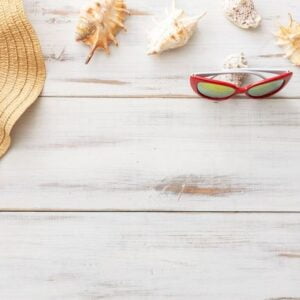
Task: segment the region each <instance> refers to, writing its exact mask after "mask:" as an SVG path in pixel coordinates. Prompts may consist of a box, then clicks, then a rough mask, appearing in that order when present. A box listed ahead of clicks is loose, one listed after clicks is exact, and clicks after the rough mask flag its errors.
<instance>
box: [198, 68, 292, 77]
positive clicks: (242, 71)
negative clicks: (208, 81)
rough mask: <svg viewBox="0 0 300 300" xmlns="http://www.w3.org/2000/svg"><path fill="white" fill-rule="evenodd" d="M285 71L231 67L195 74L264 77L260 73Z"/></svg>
mask: <svg viewBox="0 0 300 300" xmlns="http://www.w3.org/2000/svg"><path fill="white" fill-rule="evenodd" d="M285 72H286V71H282V70H271V69H270V70H262V69H248V68H247V69H246V68H244V69H243V68H241V69H232V70H224V71H221V72H208V73H197V74H195V75H196V76H197V75H198V76H204V77H208V76H212V77H213V78H214V77H216V76H218V75H226V74H251V75H255V76H258V77H260V78H262V79H266V77H265V76H263V75H262V74H261V73H272V74H278V75H279V74H282V73H285Z"/></svg>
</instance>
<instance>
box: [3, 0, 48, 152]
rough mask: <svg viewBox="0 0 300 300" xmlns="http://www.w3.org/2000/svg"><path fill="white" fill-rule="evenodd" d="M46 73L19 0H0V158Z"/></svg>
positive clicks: (37, 92)
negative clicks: (11, 133)
mask: <svg viewBox="0 0 300 300" xmlns="http://www.w3.org/2000/svg"><path fill="white" fill-rule="evenodd" d="M45 73H46V72H45V64H44V59H43V55H42V52H41V47H40V45H39V41H38V39H37V37H36V35H35V32H34V30H33V28H32V27H31V25H30V23H29V22H28V20H27V18H26V16H25V13H24V7H23V2H22V0H0V157H1V156H3V155H4V154H5V152H6V151H7V149H8V148H9V145H10V132H11V130H12V128H13V126H14V124H15V123H16V122H17V120H18V119H19V118H20V117H21V115H22V114H23V113H24V112H25V111H26V109H27V108H28V107H29V106H30V105H31V104H32V103H33V102H34V101H35V100H36V99H37V97H38V96H39V94H40V93H41V91H42V88H43V86H44V82H45Z"/></svg>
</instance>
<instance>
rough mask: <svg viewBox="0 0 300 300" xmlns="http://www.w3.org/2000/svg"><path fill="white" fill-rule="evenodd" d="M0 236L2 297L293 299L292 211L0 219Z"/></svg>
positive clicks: (298, 284)
mask: <svg viewBox="0 0 300 300" xmlns="http://www.w3.org/2000/svg"><path fill="white" fill-rule="evenodd" d="M0 234H1V243H0V259H1V264H0V267H1V270H5V273H4V272H3V271H1V273H0V278H1V280H0V297H1V299H7V300H11V299H13V300H19V299H20V300H23V299H51V300H52V299H70V300H73V299H89V300H90V299H122V300H123V299H170V298H171V299H209V300H210V299H211V300H214V299H225V300H240V299H244V300H252V299H263V300H271V299H272V300H275V299H276V300H283V299H288V300H298V299H299V297H300V277H299V268H300V259H299V258H300V251H299V242H300V221H299V215H298V214H203V213H194V214H191V213H173V214H170V213H159V214H157V213H156V214H152V213H125V214H124V213H87V214H84V213H75V214H74V213H65V214H60V213H56V214H48V213H34V214H32V213H27V214H21V213H19V214H17V215H16V214H2V217H1V220H0ZM12 287H13V288H12Z"/></svg>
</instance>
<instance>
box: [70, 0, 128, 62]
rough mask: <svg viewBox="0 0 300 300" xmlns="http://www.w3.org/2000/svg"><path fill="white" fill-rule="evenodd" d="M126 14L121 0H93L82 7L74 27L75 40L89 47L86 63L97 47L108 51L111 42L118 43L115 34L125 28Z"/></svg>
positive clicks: (124, 5) (125, 8) (126, 11)
mask: <svg viewBox="0 0 300 300" xmlns="http://www.w3.org/2000/svg"><path fill="white" fill-rule="evenodd" d="M128 14H129V11H128V10H127V7H126V4H125V2H124V1H123V0H98V1H93V2H92V3H91V4H90V5H88V6H87V7H86V8H84V9H82V11H81V13H80V18H79V21H78V24H77V28H76V40H77V41H82V42H83V43H85V44H86V45H88V46H90V47H91V51H90V53H89V55H88V57H87V59H86V63H89V61H90V60H91V58H92V56H93V55H94V53H95V51H96V50H97V49H103V50H104V51H105V52H106V53H109V44H110V43H111V42H113V43H114V44H115V45H116V46H117V45H118V42H117V40H116V35H117V33H118V32H119V31H120V30H121V29H124V30H126V28H125V26H124V20H125V19H126V16H127V15H128Z"/></svg>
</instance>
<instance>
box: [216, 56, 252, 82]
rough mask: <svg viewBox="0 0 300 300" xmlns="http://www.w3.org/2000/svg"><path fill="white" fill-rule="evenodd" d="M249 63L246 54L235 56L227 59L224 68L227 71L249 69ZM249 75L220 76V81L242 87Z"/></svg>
mask: <svg viewBox="0 0 300 300" xmlns="http://www.w3.org/2000/svg"><path fill="white" fill-rule="evenodd" d="M247 67H248V62H247V60H246V57H245V55H244V53H239V54H233V55H230V56H228V57H227V58H226V60H225V62H224V66H223V68H224V69H225V70H230V69H239V68H247ZM246 77H247V74H225V75H220V76H218V80H223V81H226V82H231V83H233V84H235V85H237V86H242V85H243V83H244V81H245V79H246Z"/></svg>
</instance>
